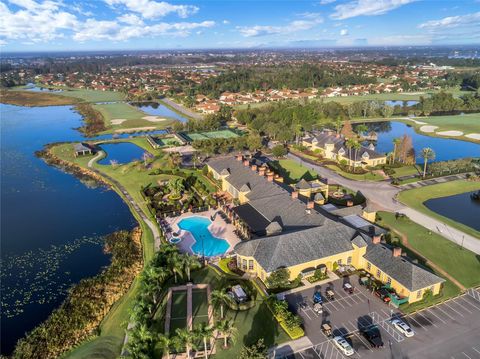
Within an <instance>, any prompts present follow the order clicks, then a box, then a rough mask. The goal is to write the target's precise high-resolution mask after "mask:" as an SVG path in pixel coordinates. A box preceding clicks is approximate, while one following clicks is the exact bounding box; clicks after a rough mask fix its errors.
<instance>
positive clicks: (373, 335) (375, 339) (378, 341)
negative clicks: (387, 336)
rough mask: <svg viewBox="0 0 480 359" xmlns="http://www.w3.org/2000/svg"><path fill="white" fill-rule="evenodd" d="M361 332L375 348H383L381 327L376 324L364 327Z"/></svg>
mask: <svg viewBox="0 0 480 359" xmlns="http://www.w3.org/2000/svg"><path fill="white" fill-rule="evenodd" d="M361 332H362V334H363V336H364V337H365V339H367V340H368V342H369V343H370V345H371V346H372V347H373V348H383V340H382V336H381V334H380V329H378V327H377V326H376V325H372V326H369V327H367V328H362V329H361Z"/></svg>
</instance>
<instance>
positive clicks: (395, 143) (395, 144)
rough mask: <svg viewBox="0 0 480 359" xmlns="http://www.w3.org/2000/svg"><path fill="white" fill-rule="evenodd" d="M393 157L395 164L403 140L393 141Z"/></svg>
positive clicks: (395, 139) (396, 139)
mask: <svg viewBox="0 0 480 359" xmlns="http://www.w3.org/2000/svg"><path fill="white" fill-rule="evenodd" d="M392 142H393V155H392V163H393V162H395V159H396V158H397V146H398V145H399V144H400V142H401V139H400V138H394V139H393V141H392Z"/></svg>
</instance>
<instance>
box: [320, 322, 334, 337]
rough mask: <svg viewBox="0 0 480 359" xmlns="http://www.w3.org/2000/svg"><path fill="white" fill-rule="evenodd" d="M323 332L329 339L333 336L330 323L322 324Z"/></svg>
mask: <svg viewBox="0 0 480 359" xmlns="http://www.w3.org/2000/svg"><path fill="white" fill-rule="evenodd" d="M322 332H323V334H325V335H326V336H327V337H331V336H332V327H331V326H330V324H328V323H323V324H322Z"/></svg>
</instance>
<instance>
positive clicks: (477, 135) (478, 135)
mask: <svg viewBox="0 0 480 359" xmlns="http://www.w3.org/2000/svg"><path fill="white" fill-rule="evenodd" d="M465 137H468V138H471V139H472V140H478V141H480V133H469V134H468V135H465Z"/></svg>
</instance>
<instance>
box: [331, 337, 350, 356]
mask: <svg viewBox="0 0 480 359" xmlns="http://www.w3.org/2000/svg"><path fill="white" fill-rule="evenodd" d="M333 344H335V346H336V347H337V348H338V350H340V351H341V352H342V353H343V354H344V355H346V356H347V357H349V356H350V355H353V353H354V351H353V348H352V346H351V345H350V344H348V342H347V341H346V340H345V338H344V337H340V336H338V337H335V338H333Z"/></svg>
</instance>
